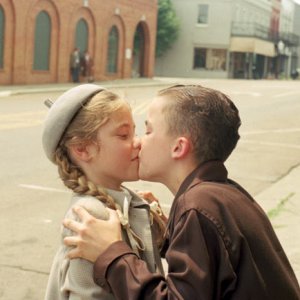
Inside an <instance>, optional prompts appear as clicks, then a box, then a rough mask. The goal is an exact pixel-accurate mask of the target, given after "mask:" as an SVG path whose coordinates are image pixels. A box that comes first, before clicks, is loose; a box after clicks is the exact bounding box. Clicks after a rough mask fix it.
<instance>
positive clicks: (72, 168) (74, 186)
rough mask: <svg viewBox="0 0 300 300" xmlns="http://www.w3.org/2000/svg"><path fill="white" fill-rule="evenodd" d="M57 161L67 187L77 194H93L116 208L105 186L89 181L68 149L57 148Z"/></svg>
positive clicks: (59, 171) (61, 176) (107, 204)
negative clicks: (74, 161) (73, 160)
mask: <svg viewBox="0 0 300 300" xmlns="http://www.w3.org/2000/svg"><path fill="white" fill-rule="evenodd" d="M55 162H56V164H57V166H58V173H59V176H60V178H61V179H62V181H63V183H64V185H65V186H66V187H68V188H69V189H71V190H73V191H74V192H75V193H77V194H81V195H90V196H93V197H95V198H97V199H98V200H100V201H101V202H103V203H104V204H105V205H106V206H108V207H109V208H112V209H116V205H115V202H114V200H113V198H112V197H111V196H109V195H108V194H107V193H106V192H105V190H104V189H103V188H101V187H99V186H96V185H95V184H93V183H92V182H91V181H89V180H88V179H87V178H86V176H85V175H84V173H83V172H82V171H81V169H80V168H79V167H77V166H76V165H74V164H73V163H72V162H71V160H70V159H69V156H68V154H67V150H64V149H63V147H61V146H60V147H58V148H57V149H56V152H55Z"/></svg>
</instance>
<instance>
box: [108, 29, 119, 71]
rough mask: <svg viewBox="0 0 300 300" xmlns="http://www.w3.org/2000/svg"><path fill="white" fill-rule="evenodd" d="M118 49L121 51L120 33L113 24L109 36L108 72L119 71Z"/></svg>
mask: <svg viewBox="0 0 300 300" xmlns="http://www.w3.org/2000/svg"><path fill="white" fill-rule="evenodd" d="M118 51H119V33H118V29H117V27H116V26H113V27H112V29H111V30H110V33H109V36H108V50H107V64H106V71H107V72H108V73H117V71H118Z"/></svg>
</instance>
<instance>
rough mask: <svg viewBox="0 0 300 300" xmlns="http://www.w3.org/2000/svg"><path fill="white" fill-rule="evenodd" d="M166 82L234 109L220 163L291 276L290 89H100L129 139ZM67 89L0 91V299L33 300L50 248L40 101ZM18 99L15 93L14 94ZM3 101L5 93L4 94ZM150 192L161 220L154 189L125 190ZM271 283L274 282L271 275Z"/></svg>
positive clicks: (222, 83)
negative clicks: (234, 138) (233, 130)
mask: <svg viewBox="0 0 300 300" xmlns="http://www.w3.org/2000/svg"><path fill="white" fill-rule="evenodd" d="M174 83H197V84H202V85H204V86H207V87H212V88H216V89H219V90H221V91H223V92H225V93H226V94H228V95H229V96H230V97H231V98H232V99H233V100H234V102H235V103H236V105H237V107H238V108H239V110H240V115H241V119H242V126H241V129H240V133H241V140H240V141H239V144H238V147H237V149H236V150H235V152H234V153H233V155H232V156H231V158H230V159H229V161H228V162H227V163H226V166H227V167H228V170H229V174H230V177H231V178H232V179H234V180H236V181H238V182H239V183H240V184H242V185H243V186H244V187H245V188H246V189H247V190H248V191H249V192H250V193H251V194H252V195H253V196H254V197H255V198H256V199H257V200H258V202H259V203H260V204H261V205H262V206H263V207H264V209H265V210H266V212H267V213H269V216H270V218H271V221H272V223H273V225H274V227H275V229H276V232H277V234H278V235H279V237H280V240H281V241H282V243H283V246H284V248H285V249H286V252H287V254H288V257H289V259H290V261H291V263H292V265H293V267H294V269H295V271H296V273H297V276H298V280H299V278H300V245H299V241H300V229H299V221H300V217H299V213H300V206H299V203H300V190H299V180H300V118H299V116H300V101H299V99H300V82H299V81H273V80H260V81H257V80H248V81H243V80H221V79H211V80H209V79H207V80H205V79H202V80H199V79H183V78H154V79H153V80H151V79H149V80H138V79H136V80H128V81H124V82H122V81H120V82H115V83H112V82H101V83H100V84H102V85H104V86H107V87H108V88H110V89H112V90H114V91H115V92H117V93H118V94H120V95H122V96H123V97H125V98H126V99H127V100H128V101H129V102H130V104H131V106H132V109H133V114H134V118H135V121H136V126H137V134H138V135H141V134H143V132H144V120H145V118H146V111H147V107H148V105H149V103H150V101H151V99H152V98H153V96H154V95H155V93H156V92H157V91H158V90H159V89H161V88H163V87H166V86H169V85H171V84H174ZM69 87H70V85H66V86H63V85H55V84H53V85H47V86H44V87H43V88H44V92H43V88H41V87H40V86H36V87H35V86H27V87H25V86H24V87H18V88H17V87H15V88H13V87H12V88H11V89H9V87H6V89H5V91H4V90H3V89H0V95H1V97H0V145H1V160H0V169H1V174H0V195H1V201H0V236H1V243H0V254H1V255H0V278H1V279H0V282H1V283H0V299H3V300H4V299H5V300H8V299H22V300H23V299H24V300H25V299H28V300H41V299H43V296H44V291H45V287H46V283H47V279H48V274H49V270H50V266H51V263H52V259H53V256H54V254H55V252H56V249H57V246H58V243H59V242H60V241H59V230H60V226H61V221H62V218H63V216H64V212H65V210H66V208H67V207H68V205H69V199H70V196H69V195H70V192H69V191H68V190H67V189H66V188H65V187H63V186H62V184H61V182H60V180H59V178H58V175H57V171H56V168H55V166H54V165H52V164H51V163H50V162H49V161H48V160H47V159H46V158H45V155H44V153H43V150H42V146H41V132H42V123H43V120H44V118H45V115H46V112H47V108H46V107H45V106H44V105H43V101H44V100H45V99H46V98H50V99H53V100H55V99H56V98H57V97H58V95H59V94H61V93H62V91H63V90H64V89H67V88H69ZM18 91H19V92H18ZM5 93H6V94H5ZM127 186H129V187H131V188H133V189H140V190H151V191H153V193H154V194H155V195H157V196H158V197H159V198H160V200H161V202H162V204H163V208H164V209H165V211H166V212H168V210H169V208H170V205H171V202H172V195H171V193H170V192H169V191H168V190H167V189H166V188H164V187H163V186H161V185H160V184H156V183H148V182H142V181H139V182H134V183H128V184H127ZM275 276H276V275H275Z"/></svg>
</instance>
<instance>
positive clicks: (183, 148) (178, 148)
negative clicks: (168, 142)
mask: <svg viewBox="0 0 300 300" xmlns="http://www.w3.org/2000/svg"><path fill="white" fill-rule="evenodd" d="M191 148H192V147H191V141H190V140H189V139H188V138H186V137H184V136H181V137H179V138H177V139H176V141H175V144H174V146H173V148H172V157H173V158H174V159H180V158H184V157H186V156H187V155H188V154H189V153H190V152H191Z"/></svg>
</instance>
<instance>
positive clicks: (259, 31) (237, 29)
mask: <svg viewBox="0 0 300 300" xmlns="http://www.w3.org/2000/svg"><path fill="white" fill-rule="evenodd" d="M231 35H232V36H241V37H257V38H259V39H263V40H267V41H273V40H272V37H271V36H270V33H269V28H268V27H265V26H263V25H260V24H257V23H243V22H233V23H232V26H231Z"/></svg>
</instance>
